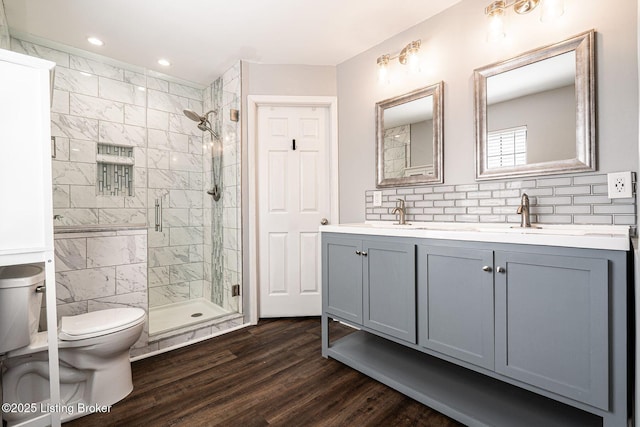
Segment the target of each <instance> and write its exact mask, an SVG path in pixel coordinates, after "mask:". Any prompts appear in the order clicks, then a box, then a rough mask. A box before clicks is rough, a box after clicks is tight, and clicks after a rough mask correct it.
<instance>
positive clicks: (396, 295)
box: [361, 240, 416, 343]
mask: <svg viewBox="0 0 640 427" xmlns="http://www.w3.org/2000/svg"><path fill="white" fill-rule="evenodd" d="M364 254H366V256H364ZM361 257H362V259H363V267H364V272H363V293H364V305H363V309H364V325H365V326H368V327H370V328H371V329H375V330H376V331H379V332H382V333H385V334H388V335H391V336H393V337H396V338H400V339H403V340H405V341H408V342H411V343H415V342H416V281H415V245H413V244H409V243H389V242H374V241H368V240H365V241H364V242H363V244H362V256H361Z"/></svg>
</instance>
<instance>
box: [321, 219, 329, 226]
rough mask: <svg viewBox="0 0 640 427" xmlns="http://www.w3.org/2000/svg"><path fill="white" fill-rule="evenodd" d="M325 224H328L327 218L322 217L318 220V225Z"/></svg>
mask: <svg viewBox="0 0 640 427" xmlns="http://www.w3.org/2000/svg"><path fill="white" fill-rule="evenodd" d="M327 224H329V220H328V219H327V218H322V219H321V220H320V225H327Z"/></svg>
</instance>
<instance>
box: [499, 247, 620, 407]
mask: <svg viewBox="0 0 640 427" xmlns="http://www.w3.org/2000/svg"><path fill="white" fill-rule="evenodd" d="M495 265H496V273H495V292H496V300H495V301H496V302H495V305H496V306H495V310H496V311H495V316H496V317H495V319H496V320H495V322H496V338H495V339H496V355H495V370H496V372H498V373H501V374H504V375H506V376H508V377H511V378H514V379H517V380H520V381H523V382H525V383H527V384H532V385H535V386H537V387H540V388H543V389H545V390H549V391H551V392H555V393H558V394H560V395H563V396H567V397H570V398H573V399H575V400H577V401H580V402H585V403H587V404H590V405H593V406H595V407H597V408H600V409H605V410H607V409H608V397H609V388H608V385H609V377H608V374H609V358H608V354H609V348H610V347H609V338H608V337H609V320H608V319H609V286H608V285H607V284H608V283H609V276H608V264H607V260H606V259H602V258H601V259H596V258H581V257H572V256H558V255H553V256H552V255H545V254H534V253H518V252H500V251H496V252H495Z"/></svg>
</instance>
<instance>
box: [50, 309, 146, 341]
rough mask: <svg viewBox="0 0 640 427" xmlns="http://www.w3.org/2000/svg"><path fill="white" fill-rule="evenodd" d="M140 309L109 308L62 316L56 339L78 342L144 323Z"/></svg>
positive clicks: (143, 313)
mask: <svg viewBox="0 0 640 427" xmlns="http://www.w3.org/2000/svg"><path fill="white" fill-rule="evenodd" d="M144 320H145V311H144V310H143V309H141V308H134V307H126V308H110V309H107V310H99V311H93V312H91V313H85V314H79V315H77V316H62V319H61V321H60V331H59V333H58V338H59V339H60V340H62V341H78V340H83V339H87V338H94V337H99V336H102V335H108V334H112V333H114V332H118V331H122V330H124V329H127V328H130V327H132V326H135V325H137V324H139V323H142V322H144Z"/></svg>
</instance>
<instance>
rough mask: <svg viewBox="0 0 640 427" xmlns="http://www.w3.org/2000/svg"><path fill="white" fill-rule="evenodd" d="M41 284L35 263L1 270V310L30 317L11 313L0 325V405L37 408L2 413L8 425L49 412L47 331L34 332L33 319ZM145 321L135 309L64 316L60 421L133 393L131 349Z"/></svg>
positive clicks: (60, 330)
mask: <svg viewBox="0 0 640 427" xmlns="http://www.w3.org/2000/svg"><path fill="white" fill-rule="evenodd" d="M43 281H44V274H43V271H42V266H39V265H36V264H32V265H26V266H15V268H13V267H12V268H2V267H0V309H3V310H5V311H10V312H11V313H18V314H20V313H31V314H29V315H28V316H27V315H12V317H9V320H10V321H11V322H10V323H2V324H0V353H4V354H3V358H4V362H3V364H4V368H5V369H4V372H3V373H2V401H3V403H9V404H22V405H24V404H35V405H33V407H34V408H36V409H37V410H36V411H35V413H34V412H22V413H18V412H8V413H4V414H3V419H4V421H7V423H8V426H12V425H15V424H18V423H21V422H23V421H24V420H26V419H28V418H33V417H34V416H37V415H39V414H40V413H41V411H47V410H49V411H50V407H49V406H47V405H48V404H49V402H48V400H49V367H48V346H47V333H46V332H37V331H36V329H35V325H36V324H37V322H34V319H33V317H34V316H33V315H32V314H33V313H36V312H39V311H40V308H39V306H40V293H41V290H39V289H42V288H43V287H42V286H41V285H42V283H43ZM145 319H146V313H145V311H144V310H143V309H141V308H133V307H126V308H112V309H107V310H100V311H94V312H91V313H86V314H80V315H77V316H63V317H62V319H61V321H60V324H59V328H58V356H59V359H60V397H61V402H60V407H61V408H62V410H60V411H59V412H60V414H61V418H62V421H68V420H71V419H74V418H78V417H81V416H83V415H86V414H87V413H89V411H91V410H92V409H91V408H99V407H108V406H110V405H113V404H114V403H116V402H118V401H119V400H121V399H123V398H124V397H125V396H127V395H128V394H129V393H131V390H133V383H132V381H131V363H130V361H129V349H130V348H131V346H132V345H133V344H134V343H135V342H136V341H137V340H138V338H139V337H140V335H141V333H142V329H143V327H144V322H145ZM26 323H28V324H26Z"/></svg>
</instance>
